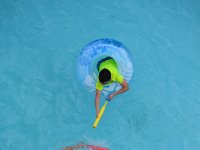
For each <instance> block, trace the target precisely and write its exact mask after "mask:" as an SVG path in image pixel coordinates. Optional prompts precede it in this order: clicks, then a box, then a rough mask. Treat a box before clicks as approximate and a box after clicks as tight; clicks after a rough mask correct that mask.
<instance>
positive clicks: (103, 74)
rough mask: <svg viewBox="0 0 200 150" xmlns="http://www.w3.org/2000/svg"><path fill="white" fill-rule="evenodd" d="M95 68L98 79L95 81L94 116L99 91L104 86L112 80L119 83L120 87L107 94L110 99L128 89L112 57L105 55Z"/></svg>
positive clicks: (97, 106)
mask: <svg viewBox="0 0 200 150" xmlns="http://www.w3.org/2000/svg"><path fill="white" fill-rule="evenodd" d="M97 70H98V72H99V76H98V81H97V83H96V96H95V107H96V117H98V115H99V100H100V96H101V91H102V90H103V88H104V86H107V85H109V84H112V83H113V82H118V83H119V84H120V85H121V87H122V88H121V89H119V90H118V91H116V92H114V93H112V94H110V95H109V96H108V99H109V100H112V99H113V98H114V97H115V96H116V95H118V94H121V93H123V92H125V91H127V90H128V88H129V87H128V83H127V81H126V80H125V79H124V78H123V76H122V75H121V74H120V73H119V71H118V68H117V63H116V62H115V60H114V59H113V58H112V57H106V58H104V59H102V60H100V61H99V62H98V63H97Z"/></svg>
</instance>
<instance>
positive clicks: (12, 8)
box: [0, 0, 200, 150]
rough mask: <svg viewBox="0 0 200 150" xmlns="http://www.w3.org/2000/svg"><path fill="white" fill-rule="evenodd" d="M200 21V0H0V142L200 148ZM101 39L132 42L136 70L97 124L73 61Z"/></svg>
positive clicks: (127, 149)
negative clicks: (127, 85)
mask: <svg viewBox="0 0 200 150" xmlns="http://www.w3.org/2000/svg"><path fill="white" fill-rule="evenodd" d="M199 26H200V2H199V1H197V0H191V1H186V0H177V1H172V0H166V1H161V0H158V1H148V2H147V1H139V0H124V1H119V0H115V1H106V0H102V1H98V2H97V1H91V0H88V1H84V2H83V1H80V0H77V1H73V0H68V1H64V0H58V1H46V0H39V1H25V0H17V1H7V0H1V2H0V149H1V150H7V149H18V150H19V149H20V150H27V149H28V150H33V149H38V150H40V149H41V150H44V149H48V150H55V149H61V147H63V146H67V145H73V144H76V143H79V142H80V141H83V142H85V143H88V144H93V145H101V146H104V147H109V148H110V149H111V150H122V149H123V150H155V149H159V150H169V149H170V150H179V149H180V150H198V149H199V147H200V132H199V131H200V109H199V106H200V92H199V87H200V72H199V69H200V59H199V57H200V51H199V49H200V28H199ZM99 38H113V39H116V40H118V41H120V42H122V43H124V44H125V45H126V46H127V47H128V49H129V50H130V51H131V53H132V55H133V57H134V60H135V75H134V78H133V80H132V82H131V84H130V85H129V86H130V90H129V91H128V92H127V93H124V94H123V95H119V96H117V97H115V99H114V100H113V101H112V102H111V103H109V105H108V106H107V108H106V111H105V113H104V116H103V118H102V120H101V122H100V124H99V126H98V128H96V129H93V128H92V124H93V121H94V119H95V108H94V94H93V93H90V92H88V91H87V90H86V89H84V88H83V87H82V86H80V83H79V81H78V79H77V77H76V73H77V72H76V67H75V66H76V62H77V58H78V56H79V53H80V51H81V49H82V48H83V47H84V46H85V45H86V44H87V43H88V42H91V41H93V40H95V39H99ZM103 103H104V97H102V99H101V104H103Z"/></svg>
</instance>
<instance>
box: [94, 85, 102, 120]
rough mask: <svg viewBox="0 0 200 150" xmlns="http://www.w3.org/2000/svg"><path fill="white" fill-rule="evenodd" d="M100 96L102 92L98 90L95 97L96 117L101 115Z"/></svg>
mask: <svg viewBox="0 0 200 150" xmlns="http://www.w3.org/2000/svg"><path fill="white" fill-rule="evenodd" d="M100 96H101V91H100V90H97V89H96V96H95V107H96V117H98V115H99V101H100Z"/></svg>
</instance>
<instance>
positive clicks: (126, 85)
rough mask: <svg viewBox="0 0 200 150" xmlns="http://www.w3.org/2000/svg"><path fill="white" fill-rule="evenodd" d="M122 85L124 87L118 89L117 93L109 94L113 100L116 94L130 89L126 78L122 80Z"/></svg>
mask: <svg viewBox="0 0 200 150" xmlns="http://www.w3.org/2000/svg"><path fill="white" fill-rule="evenodd" d="M121 86H122V88H121V89H120V90H118V91H116V92H115V93H113V94H111V95H109V98H110V100H112V98H113V97H114V96H116V95H118V94H121V93H123V92H126V91H127V90H128V89H129V87H128V83H127V82H126V80H125V79H124V80H123V81H122V83H121Z"/></svg>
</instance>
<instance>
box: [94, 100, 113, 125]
mask: <svg viewBox="0 0 200 150" xmlns="http://www.w3.org/2000/svg"><path fill="white" fill-rule="evenodd" d="M108 101H110V100H109V99H106V102H105V103H104V105H103V107H102V108H101V110H100V112H99V115H98V117H97V118H96V119H95V122H94V124H93V128H96V127H97V125H98V123H99V121H100V120H101V117H102V115H103V113H104V111H105V109H106V105H107V103H108Z"/></svg>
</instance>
